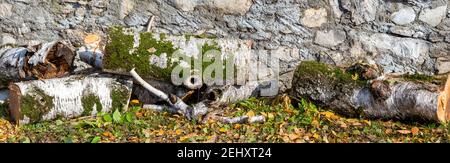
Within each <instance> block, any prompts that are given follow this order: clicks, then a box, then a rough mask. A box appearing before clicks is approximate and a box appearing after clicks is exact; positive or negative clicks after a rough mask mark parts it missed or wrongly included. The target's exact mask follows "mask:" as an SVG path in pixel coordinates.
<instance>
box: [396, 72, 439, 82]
mask: <svg viewBox="0 0 450 163" xmlns="http://www.w3.org/2000/svg"><path fill="white" fill-rule="evenodd" d="M402 78H403V79H405V80H406V81H412V82H426V83H437V84H443V83H445V81H446V78H445V77H438V76H429V75H424V74H407V75H403V76H402Z"/></svg>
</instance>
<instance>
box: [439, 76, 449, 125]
mask: <svg viewBox="0 0 450 163" xmlns="http://www.w3.org/2000/svg"><path fill="white" fill-rule="evenodd" d="M449 107H450V75H449V76H448V78H447V82H446V83H445V87H444V90H443V91H442V92H441V93H440V94H439V98H438V109H437V117H438V119H439V121H441V122H443V123H447V122H448V121H449V120H450V109H449Z"/></svg>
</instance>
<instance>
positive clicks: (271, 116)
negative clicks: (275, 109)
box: [267, 113, 275, 119]
mask: <svg viewBox="0 0 450 163" xmlns="http://www.w3.org/2000/svg"><path fill="white" fill-rule="evenodd" d="M267 117H268V118H269V119H275V116H274V115H273V114H272V113H269V114H267Z"/></svg>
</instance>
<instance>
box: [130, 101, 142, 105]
mask: <svg viewBox="0 0 450 163" xmlns="http://www.w3.org/2000/svg"><path fill="white" fill-rule="evenodd" d="M139 103H140V102H139V100H131V101H130V104H131V105H138V104H139Z"/></svg>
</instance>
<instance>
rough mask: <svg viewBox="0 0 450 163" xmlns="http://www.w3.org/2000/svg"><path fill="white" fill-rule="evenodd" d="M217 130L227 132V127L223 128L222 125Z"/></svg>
mask: <svg viewBox="0 0 450 163" xmlns="http://www.w3.org/2000/svg"><path fill="white" fill-rule="evenodd" d="M219 131H220V132H227V129H226V128H224V127H222V128H220V129H219Z"/></svg>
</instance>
